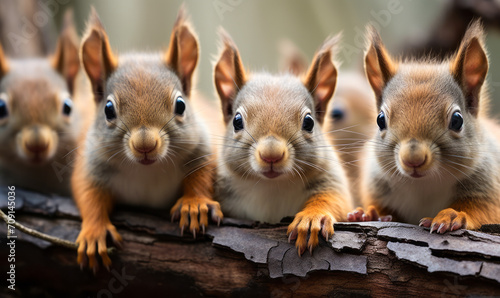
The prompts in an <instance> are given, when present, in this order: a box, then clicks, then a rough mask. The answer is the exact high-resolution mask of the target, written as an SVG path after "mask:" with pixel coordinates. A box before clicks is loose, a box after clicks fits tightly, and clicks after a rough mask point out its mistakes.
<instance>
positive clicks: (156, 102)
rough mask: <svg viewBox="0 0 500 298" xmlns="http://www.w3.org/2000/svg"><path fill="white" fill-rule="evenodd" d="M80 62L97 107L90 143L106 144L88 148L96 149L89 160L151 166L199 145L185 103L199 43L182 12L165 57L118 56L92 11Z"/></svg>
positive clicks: (142, 55) (193, 120) (144, 55)
mask: <svg viewBox="0 0 500 298" xmlns="http://www.w3.org/2000/svg"><path fill="white" fill-rule="evenodd" d="M82 62H83V66H84V67H85V70H86V73H87V75H88V77H89V79H90V81H91V84H92V88H93V92H94V99H95V101H96V103H97V114H96V119H95V123H94V128H93V131H91V132H90V134H89V136H90V138H89V139H90V140H91V141H94V142H95V143H103V144H104V146H100V145H98V144H93V145H91V148H93V149H92V151H93V150H96V151H97V153H96V154H95V156H93V158H95V159H96V160H98V161H100V162H103V161H105V164H110V165H113V164H114V165H121V164H123V162H124V161H125V160H128V161H130V162H132V163H139V164H142V165H150V164H153V163H155V162H157V161H168V160H171V159H172V157H170V156H169V154H171V155H175V154H180V153H179V150H180V151H184V152H189V150H191V149H192V148H194V147H195V146H196V142H199V134H198V133H197V131H196V129H197V128H196V127H195V125H194V123H193V122H195V119H194V115H193V113H192V111H191V107H190V105H189V103H188V97H189V94H190V90H191V77H192V74H193V72H194V70H195V68H196V65H197V62H198V41H197V37H196V36H195V34H194V32H193V31H192V30H191V27H190V24H189V23H188V22H187V20H186V19H185V15H184V13H183V12H182V11H181V12H180V13H179V16H178V18H177V21H176V23H175V25H174V29H173V32H172V35H171V39H170V45H169V49H168V50H167V51H166V52H165V53H163V54H159V55H155V54H128V55H122V56H120V57H116V56H115V55H114V53H113V51H112V50H111V46H110V44H109V41H108V37H107V34H106V32H105V30H104V28H103V26H102V24H101V21H100V20H99V17H98V16H97V13H96V12H95V11H94V10H93V11H92V13H91V16H90V20H89V27H88V30H87V34H86V36H85V38H84V41H83V43H82ZM191 124H193V125H191ZM115 157H116V158H115ZM171 161H172V160H171ZM172 162H173V161H172Z"/></svg>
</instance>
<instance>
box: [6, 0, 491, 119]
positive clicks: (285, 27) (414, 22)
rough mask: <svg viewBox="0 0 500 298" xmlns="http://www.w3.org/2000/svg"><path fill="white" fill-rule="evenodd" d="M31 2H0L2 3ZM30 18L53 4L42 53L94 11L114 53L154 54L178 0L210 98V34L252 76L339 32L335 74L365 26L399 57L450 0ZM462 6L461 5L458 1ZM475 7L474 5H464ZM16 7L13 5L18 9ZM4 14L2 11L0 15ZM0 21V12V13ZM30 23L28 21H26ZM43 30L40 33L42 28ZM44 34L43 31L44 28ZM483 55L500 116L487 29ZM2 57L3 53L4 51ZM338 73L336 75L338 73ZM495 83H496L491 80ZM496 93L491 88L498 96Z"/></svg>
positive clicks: (358, 53)
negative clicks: (65, 25)
mask: <svg viewBox="0 0 500 298" xmlns="http://www.w3.org/2000/svg"><path fill="white" fill-rule="evenodd" d="M13 1H14V3H26V2H33V1H31V0H0V9H2V10H4V7H6V3H8V2H11V5H13V4H12V2H13ZM38 2H39V3H38V4H37V5H38V8H37V7H35V9H34V11H35V13H36V12H37V10H38V11H43V10H44V7H43V5H45V6H49V7H50V4H52V6H53V7H57V11H55V10H53V11H55V12H56V15H55V16H54V18H53V20H54V22H53V23H55V26H54V25H50V24H48V25H47V26H46V27H47V28H48V30H49V31H51V32H52V33H51V34H50V37H48V38H47V39H48V40H49V41H50V42H49V44H48V48H49V49H50V48H51V47H52V48H53V46H54V44H55V36H56V33H57V30H56V28H58V27H59V24H60V23H61V18H62V13H63V11H64V10H65V9H66V8H68V7H73V9H74V11H75V20H76V23H77V27H78V30H79V33H80V34H81V33H82V32H83V31H84V28H85V21H86V19H87V17H88V14H89V11H90V6H91V5H93V6H94V7H95V8H96V9H97V11H98V13H99V15H100V17H101V20H102V22H103V24H104V26H105V28H106V30H107V32H108V35H109V38H110V42H111V45H112V47H113V49H114V50H115V51H117V52H118V53H120V52H127V51H158V50H161V49H164V48H166V47H167V46H168V40H169V36H170V32H171V29H172V26H173V23H174V21H175V17H176V15H177V11H178V9H179V7H180V5H181V4H182V2H185V4H186V8H187V10H188V12H189V14H190V15H191V20H192V22H193V24H194V27H195V30H196V31H197V33H198V35H199V40H200V43H201V60H200V63H199V69H198V85H197V87H196V88H197V89H198V90H199V91H200V92H202V93H203V94H205V95H206V96H208V97H210V98H213V99H215V91H214V87H213V80H212V67H213V60H214V59H215V55H216V54H217V49H218V48H217V44H218V38H217V29H218V27H219V26H222V27H224V28H225V29H226V30H227V31H228V32H229V33H230V35H231V36H232V37H233V39H234V40H235V42H236V44H237V45H238V47H239V49H240V52H241V55H242V59H243V62H244V64H245V65H246V66H247V68H248V69H250V70H254V71H260V70H266V71H271V72H275V71H278V65H279V52H278V43H279V42H280V41H281V40H282V39H285V38H286V39H289V40H291V41H293V42H294V43H295V44H296V45H297V46H298V47H299V48H300V49H301V50H302V51H303V53H304V54H305V55H306V56H307V58H308V59H312V56H313V54H314V51H315V50H316V49H317V48H318V46H319V45H320V44H321V43H322V41H323V40H324V39H325V38H326V37H327V36H328V35H331V34H336V33H338V32H341V31H342V32H343V34H344V38H343V43H342V50H341V51H340V53H339V56H338V60H339V61H341V62H342V66H341V69H361V67H362V55H363V51H364V46H363V36H362V33H363V31H364V28H365V25H366V24H367V23H368V22H372V23H375V24H376V25H377V26H378V27H379V28H380V31H381V35H382V38H383V39H384V42H385V43H386V45H387V47H388V48H389V49H390V50H391V51H392V52H393V53H401V51H402V50H403V49H408V46H409V45H410V46H411V45H412V44H419V43H422V42H424V40H425V39H426V38H427V37H428V35H429V32H431V31H432V28H434V27H436V26H438V25H439V22H440V21H441V19H442V18H443V15H444V12H445V10H446V8H447V7H448V6H449V5H450V4H451V3H452V0H448V1H445V0H440V1H436V0H418V1H416V0H389V1H382V0H370V1H368V0H367V1H361V0H357V1H352V0H350V1H349V0H335V1H333V0H330V1H327V0H314V1H301V0H204V1H202V0H186V1H173V0H169V1H166V0H144V1H138V0H39V1H38ZM462 2H465V1H462ZM469 2H470V3H474V1H469ZM18 5H19V4H18ZM4 14H5V13H4ZM0 17H1V13H0ZM28 19H29V16H28ZM47 28H44V29H47ZM45 31H47V30H45ZM487 47H488V50H489V53H490V63H491V67H490V73H489V78H488V79H489V82H490V89H491V91H492V95H493V102H494V103H495V104H494V106H495V107H496V112H500V104H498V103H496V101H498V100H497V98H498V97H500V88H499V87H500V70H499V67H497V66H498V65H500V57H498V56H497V55H495V53H497V52H499V50H500V35H499V34H498V31H497V30H488V38H487ZM7 52H8V51H7ZM340 75H342V74H340ZM497 81H498V82H497ZM497 89H498V90H497Z"/></svg>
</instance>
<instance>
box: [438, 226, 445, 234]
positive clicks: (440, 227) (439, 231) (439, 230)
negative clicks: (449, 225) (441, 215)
mask: <svg viewBox="0 0 500 298" xmlns="http://www.w3.org/2000/svg"><path fill="white" fill-rule="evenodd" d="M443 227H444V223H442V224H440V225H439V228H438V229H437V232H438V233H441V234H442V233H444V232H445V231H441V229H442V228H443Z"/></svg>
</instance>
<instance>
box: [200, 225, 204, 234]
mask: <svg viewBox="0 0 500 298" xmlns="http://www.w3.org/2000/svg"><path fill="white" fill-rule="evenodd" d="M201 232H202V233H203V235H205V225H201Z"/></svg>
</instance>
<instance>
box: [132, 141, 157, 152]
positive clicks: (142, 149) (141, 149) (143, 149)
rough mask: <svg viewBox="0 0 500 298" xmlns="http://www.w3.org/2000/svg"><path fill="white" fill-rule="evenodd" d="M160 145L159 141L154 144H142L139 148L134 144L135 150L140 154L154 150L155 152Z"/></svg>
mask: <svg viewBox="0 0 500 298" xmlns="http://www.w3.org/2000/svg"><path fill="white" fill-rule="evenodd" d="M157 145H158V141H155V143H154V144H152V143H150V144H148V143H145V142H143V143H142V144H140V145H139V146H137V145H136V144H134V149H135V150H137V151H138V152H140V153H144V154H146V153H149V152H151V151H153V150H155V148H156V146H157Z"/></svg>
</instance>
